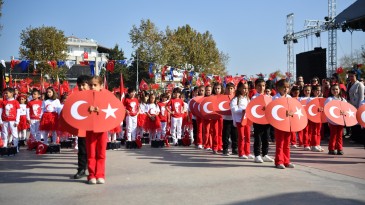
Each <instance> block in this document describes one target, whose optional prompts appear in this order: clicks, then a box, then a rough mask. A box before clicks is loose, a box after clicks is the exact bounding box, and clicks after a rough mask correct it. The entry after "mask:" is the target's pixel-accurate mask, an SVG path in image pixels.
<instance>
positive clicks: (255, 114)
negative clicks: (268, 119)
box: [251, 105, 265, 118]
mask: <svg viewBox="0 0 365 205" xmlns="http://www.w3.org/2000/svg"><path fill="white" fill-rule="evenodd" d="M260 106H261V105H254V106H252V108H251V114H252V116H254V117H255V118H263V117H264V116H265V115H259V114H257V112H256V110H257V108H258V107H260Z"/></svg>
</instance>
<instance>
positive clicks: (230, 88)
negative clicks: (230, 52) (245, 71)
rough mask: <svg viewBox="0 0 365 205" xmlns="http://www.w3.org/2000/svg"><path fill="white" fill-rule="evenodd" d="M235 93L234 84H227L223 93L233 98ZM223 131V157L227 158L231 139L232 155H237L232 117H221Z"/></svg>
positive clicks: (235, 132) (235, 134)
mask: <svg viewBox="0 0 365 205" xmlns="http://www.w3.org/2000/svg"><path fill="white" fill-rule="evenodd" d="M234 92H235V88H234V84H233V83H228V84H227V85H226V89H225V93H224V94H226V95H228V96H230V97H231V96H233V95H234ZM222 117H223V130H222V143H223V155H225V156H229V151H228V146H229V138H231V148H232V154H233V155H237V154H238V152H237V128H236V126H234V125H233V123H234V122H233V119H232V115H223V116H222Z"/></svg>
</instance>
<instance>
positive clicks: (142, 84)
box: [139, 79, 148, 90]
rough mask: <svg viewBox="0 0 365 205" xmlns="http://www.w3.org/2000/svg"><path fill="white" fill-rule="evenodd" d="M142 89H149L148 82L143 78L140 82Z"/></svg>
mask: <svg viewBox="0 0 365 205" xmlns="http://www.w3.org/2000/svg"><path fill="white" fill-rule="evenodd" d="M139 89H140V90H148V84H147V83H146V81H144V80H143V79H142V80H141V83H140V84H139Z"/></svg>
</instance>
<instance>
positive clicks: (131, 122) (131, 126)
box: [125, 115, 137, 141]
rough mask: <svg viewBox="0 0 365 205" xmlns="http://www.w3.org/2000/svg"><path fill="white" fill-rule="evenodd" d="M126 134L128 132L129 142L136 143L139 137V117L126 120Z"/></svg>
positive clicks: (128, 117)
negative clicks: (137, 136)
mask: <svg viewBox="0 0 365 205" xmlns="http://www.w3.org/2000/svg"><path fill="white" fill-rule="evenodd" d="M125 125H126V132H127V138H128V139H127V140H128V141H132V140H133V141H134V140H136V135H137V116H133V117H132V116H129V115H127V117H126V118H125Z"/></svg>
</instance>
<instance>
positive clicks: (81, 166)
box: [73, 75, 90, 179]
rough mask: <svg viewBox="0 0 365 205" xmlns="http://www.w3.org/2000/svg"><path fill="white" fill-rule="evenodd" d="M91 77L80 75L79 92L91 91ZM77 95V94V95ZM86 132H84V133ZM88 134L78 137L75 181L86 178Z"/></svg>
mask: <svg viewBox="0 0 365 205" xmlns="http://www.w3.org/2000/svg"><path fill="white" fill-rule="evenodd" d="M89 82H90V76H88V75H80V76H79V77H78V78H77V80H76V84H77V87H78V90H79V91H83V90H90V87H89ZM76 95H77V94H76ZM83 132H84V131H83ZM85 135H86V133H84V135H83V136H80V134H79V136H77V137H76V138H77V150H78V151H77V173H76V174H75V175H74V176H73V178H74V179H81V178H82V177H85V176H86V173H85V171H86V168H87V166H86V164H87V154H86V139H85Z"/></svg>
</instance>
